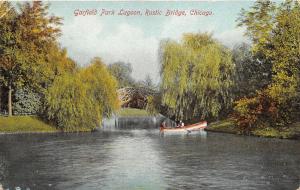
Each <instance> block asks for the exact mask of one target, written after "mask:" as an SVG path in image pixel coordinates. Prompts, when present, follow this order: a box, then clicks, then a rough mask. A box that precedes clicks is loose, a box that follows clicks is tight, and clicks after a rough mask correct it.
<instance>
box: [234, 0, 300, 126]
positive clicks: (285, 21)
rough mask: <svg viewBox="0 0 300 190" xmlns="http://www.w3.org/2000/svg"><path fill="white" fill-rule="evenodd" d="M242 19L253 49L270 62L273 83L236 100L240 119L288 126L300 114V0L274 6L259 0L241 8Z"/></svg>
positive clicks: (290, 0)
mask: <svg viewBox="0 0 300 190" xmlns="http://www.w3.org/2000/svg"><path fill="white" fill-rule="evenodd" d="M239 22H240V23H239V25H240V26H246V28H247V32H246V35H247V36H249V37H250V38H251V39H252V41H253V48H252V49H253V52H254V53H257V54H260V55H261V56H262V57H264V59H265V60H266V61H267V62H269V63H270V65H271V69H270V72H272V76H271V77H272V80H271V82H270V84H269V85H268V86H267V87H266V88H265V89H263V90H261V91H260V92H258V93H257V96H256V97H253V98H250V99H243V100H241V101H238V102H237V109H236V110H237V113H238V115H239V116H241V117H239V119H240V120H241V119H242V118H256V119H255V120H253V119H251V120H252V123H253V124H255V123H256V124H257V123H264V125H271V126H286V124H288V123H290V122H292V121H293V120H295V119H297V118H298V117H299V101H300V99H299V81H300V79H299V76H300V75H299V72H300V64H299V63H300V52H299V49H300V34H299V30H300V6H299V2H298V1H296V0H288V1H285V2H284V3H282V4H280V5H279V6H275V4H274V3H272V2H270V1H257V2H256V3H255V4H254V6H253V7H251V9H250V10H249V11H245V10H243V11H242V12H241V17H240V18H239ZM259 31H261V32H259ZM239 110H248V111H246V112H245V111H243V113H242V112H241V111H239ZM262 110H264V111H262ZM244 123H245V122H244ZM246 124H247V122H246Z"/></svg>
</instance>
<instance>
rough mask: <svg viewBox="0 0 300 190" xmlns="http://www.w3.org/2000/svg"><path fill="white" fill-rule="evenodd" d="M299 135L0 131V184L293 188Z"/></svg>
mask: <svg viewBox="0 0 300 190" xmlns="http://www.w3.org/2000/svg"><path fill="white" fill-rule="evenodd" d="M299 179H300V141H294V140H280V139H264V138H256V137H244V136H236V135H229V134H220V133H205V132H202V133H199V134H193V135H172V136H166V135H165V136H161V135H159V133H158V129H153V128H151V129H136V128H132V127H130V128H122V129H120V128H117V129H111V130H104V131H98V132H94V133H81V134H31V135H29V134H27V135H26V134H23V135H1V136H0V183H1V184H2V185H3V187H4V189H10V190H12V189H15V188H16V187H20V189H24V190H25V189H27V190H29V189H30V190H33V189H37V190H48V189H49V190H50V189H55V190H96V189H97V190H98V189H109V190H110V189H112V190H114V189H116V190H117V189H118V190H119V189H120V190H127V189H128V190H134V189H143V190H146V189H151V190H152V189H153V190H160V189H170V190H171V189H203V190H210V189H211V190H217V189H220V190H227V189H228V190H233V189H238V190H243V189H245V190H256V189H257V190H285V189H287V190H288V189H289V190H296V189H297V188H298V187H299V182H300V180H299Z"/></svg>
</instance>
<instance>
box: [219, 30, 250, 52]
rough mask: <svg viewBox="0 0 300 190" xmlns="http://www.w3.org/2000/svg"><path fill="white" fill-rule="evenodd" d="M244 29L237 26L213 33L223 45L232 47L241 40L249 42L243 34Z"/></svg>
mask: <svg viewBox="0 0 300 190" xmlns="http://www.w3.org/2000/svg"><path fill="white" fill-rule="evenodd" d="M245 30H246V29H245V28H242V27H238V28H234V29H232V30H226V31H224V32H222V33H220V34H215V35H214V37H215V38H216V39H218V40H219V41H221V42H222V43H223V44H224V45H226V46H228V47H230V48H232V47H233V46H234V45H236V44H239V43H242V42H246V43H250V41H249V39H248V38H247V37H245V36H244V33H245Z"/></svg>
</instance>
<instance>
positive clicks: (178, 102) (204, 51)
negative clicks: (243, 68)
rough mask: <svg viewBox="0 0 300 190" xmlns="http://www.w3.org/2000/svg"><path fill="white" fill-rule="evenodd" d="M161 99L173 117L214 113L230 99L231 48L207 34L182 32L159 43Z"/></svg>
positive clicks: (200, 116) (184, 117) (181, 117)
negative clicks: (178, 36)
mask: <svg viewBox="0 0 300 190" xmlns="http://www.w3.org/2000/svg"><path fill="white" fill-rule="evenodd" d="M160 63H161V71H160V74H161V79H162V81H161V90H162V103H163V105H164V106H165V107H167V113H168V115H169V116H173V117H175V119H184V120H189V119H192V118H202V119H204V118H208V117H210V118H211V117H217V116H218V115H219V113H220V111H221V110H222V109H225V108H228V107H229V106H230V105H231V103H232V97H231V94H230V90H231V87H232V84H233V82H232V76H233V72H234V65H233V63H232V57H231V52H230V51H229V50H228V49H227V48H225V47H224V46H223V45H221V44H220V43H218V42H217V41H216V40H214V39H213V38H212V36H211V34H208V33H203V34H201V33H199V34H185V35H184V36H183V39H182V41H181V42H180V43H178V42H176V41H171V40H168V41H163V42H162V43H161V47H160Z"/></svg>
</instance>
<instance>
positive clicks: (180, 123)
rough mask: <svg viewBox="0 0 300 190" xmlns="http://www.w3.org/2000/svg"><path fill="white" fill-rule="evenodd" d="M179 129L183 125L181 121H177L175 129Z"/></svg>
mask: <svg viewBox="0 0 300 190" xmlns="http://www.w3.org/2000/svg"><path fill="white" fill-rule="evenodd" d="M181 127H184V123H183V122H182V120H180V121H179V123H178V124H177V126H176V128H181Z"/></svg>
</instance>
